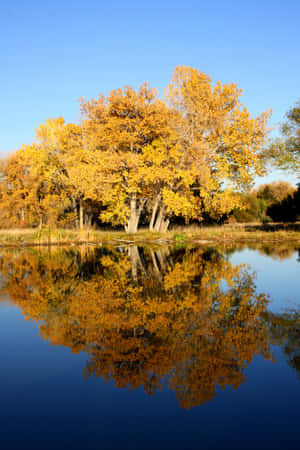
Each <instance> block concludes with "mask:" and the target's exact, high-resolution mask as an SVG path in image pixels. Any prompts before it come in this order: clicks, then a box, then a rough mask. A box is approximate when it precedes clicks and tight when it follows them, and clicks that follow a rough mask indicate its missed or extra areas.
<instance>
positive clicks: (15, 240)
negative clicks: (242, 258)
mask: <svg viewBox="0 0 300 450" xmlns="http://www.w3.org/2000/svg"><path fill="white" fill-rule="evenodd" d="M185 242H195V243H197V242H198V243H214V242H216V243H220V242H300V224H268V225H260V224H234V225H223V226H207V227H204V226H203V227H201V226H186V227H176V228H173V229H171V230H170V231H167V232H166V233H156V232H149V231H148V230H140V231H138V232H137V233H134V234H128V233H125V232H122V231H111V230H108V231H103V230H94V229H84V230H64V229H52V228H43V229H13V230H0V246H13V247H19V246H42V245H81V244H93V245H101V244H118V243H122V244H131V243H157V244H163V243H174V244H176V243H177V244H183V243H185Z"/></svg>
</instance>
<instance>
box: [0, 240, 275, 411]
mask: <svg viewBox="0 0 300 450" xmlns="http://www.w3.org/2000/svg"><path fill="white" fill-rule="evenodd" d="M0 270H1V273H2V276H3V277H4V280H5V286H4V287H3V289H2V292H4V293H6V294H8V295H9V296H10V298H11V299H12V300H13V301H14V303H15V304H17V305H18V306H19V307H20V308H21V309H22V312H23V314H24V317H25V318H26V319H27V320H28V319H31V320H34V321H37V322H38V326H39V329H40V335H41V336H42V337H43V338H44V339H47V340H48V341H49V342H50V343H51V344H52V345H64V346H68V347H70V348H71V349H72V351H73V352H74V353H77V352H80V351H84V352H86V354H87V355H88V361H87V363H86V367H85V369H84V376H85V377H89V376H101V377H102V378H103V379H105V380H106V381H114V383H115V385H116V386H117V387H119V388H124V387H129V388H131V389H136V388H138V387H143V388H144V390H145V392H147V393H148V394H151V395H153V394H154V393H155V392H156V391H158V390H160V389H162V386H163V384H164V382H165V383H167V384H168V386H169V388H170V389H172V390H173V391H174V392H175V395H176V397H177V399H178V402H179V404H180V405H181V406H182V407H184V408H190V407H192V406H196V405H199V404H201V403H204V402H207V401H209V400H211V399H212V398H213V397H214V396H215V395H216V386H217V385H218V386H220V387H221V388H222V389H224V388H225V386H226V385H227V386H232V387H233V388H235V389H236V388H238V387H239V386H240V385H241V383H243V382H245V381H246V376H245V369H246V368H247V366H248V365H249V363H250V362H251V361H252V359H253V357H254V356H255V355H257V354H261V355H263V356H264V357H265V358H267V359H271V358H272V357H271V354H270V350H269V333H270V327H269V326H268V323H267V321H266V319H265V318H266V306H267V298H266V296H265V295H263V294H257V293H256V287H255V283H254V276H253V274H252V273H251V272H250V270H249V269H248V268H247V267H246V266H243V265H240V266H235V265H233V264H232V263H231V262H230V261H229V260H228V259H227V258H226V257H225V256H224V254H222V253H221V252H219V251H217V250H216V249H209V248H206V249H205V248H190V249H187V250H184V249H179V250H177V251H174V250H171V249H170V248H168V247H157V248H155V247H153V248H138V247H136V246H130V247H128V248H125V247H116V248H110V249H104V248H101V249H95V248H88V247H82V248H80V249H69V250H67V251H65V250H63V249H56V250H51V251H50V250H49V251H44V252H41V251H38V252H34V251H31V252H29V251H27V252H24V253H16V254H14V255H11V256H10V257H9V256H8V255H5V254H2V258H1V260H0ZM263 316H264V319H263V320H262V317H263Z"/></svg>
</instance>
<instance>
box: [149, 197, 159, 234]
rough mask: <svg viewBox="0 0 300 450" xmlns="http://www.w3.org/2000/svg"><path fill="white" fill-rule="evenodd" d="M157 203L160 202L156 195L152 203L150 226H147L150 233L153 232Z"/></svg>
mask: <svg viewBox="0 0 300 450" xmlns="http://www.w3.org/2000/svg"><path fill="white" fill-rule="evenodd" d="M159 202H160V195H158V196H157V197H156V199H155V201H154V204H153V209H152V215H151V220H150V224H149V230H150V231H153V230H154V224H155V219H156V214H157V210H158V207H159Z"/></svg>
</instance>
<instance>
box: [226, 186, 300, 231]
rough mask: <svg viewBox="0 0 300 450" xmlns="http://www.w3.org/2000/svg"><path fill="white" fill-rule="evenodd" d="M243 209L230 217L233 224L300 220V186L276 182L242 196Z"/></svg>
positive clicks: (236, 210) (235, 210)
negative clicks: (295, 186)
mask: <svg viewBox="0 0 300 450" xmlns="http://www.w3.org/2000/svg"><path fill="white" fill-rule="evenodd" d="M241 196H242V198H243V200H242V203H243V208H236V209H234V210H233V211H232V213H231V214H230V215H229V221H231V222H235V221H236V222H257V221H259V222H263V223H266V222H295V221H299V220H300V185H298V189H296V188H294V187H293V186H292V185H291V184H290V183H288V182H285V181H274V182H272V183H270V184H264V185H262V186H259V187H258V188H257V189H254V190H252V191H250V192H249V193H246V194H241Z"/></svg>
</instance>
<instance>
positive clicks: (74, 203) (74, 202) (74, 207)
mask: <svg viewBox="0 0 300 450" xmlns="http://www.w3.org/2000/svg"><path fill="white" fill-rule="evenodd" d="M72 202H73V209H74V212H75V214H76V228H79V217H78V211H77V203H76V199H75V197H72Z"/></svg>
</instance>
